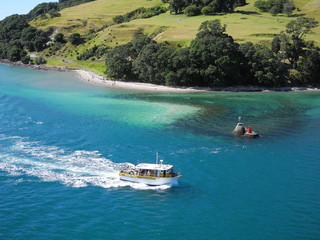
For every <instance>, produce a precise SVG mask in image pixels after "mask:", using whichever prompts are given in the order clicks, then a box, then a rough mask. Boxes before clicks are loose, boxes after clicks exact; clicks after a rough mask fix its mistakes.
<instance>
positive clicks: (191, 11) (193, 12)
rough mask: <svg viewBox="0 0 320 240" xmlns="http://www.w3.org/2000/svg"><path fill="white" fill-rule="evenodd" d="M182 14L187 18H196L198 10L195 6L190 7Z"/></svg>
mask: <svg viewBox="0 0 320 240" xmlns="http://www.w3.org/2000/svg"><path fill="white" fill-rule="evenodd" d="M183 12H184V14H185V15H187V16H188V17H192V16H196V15H199V14H200V9H199V8H198V7H197V6H196V5H190V6H188V7H186V8H185V9H184V10H183Z"/></svg>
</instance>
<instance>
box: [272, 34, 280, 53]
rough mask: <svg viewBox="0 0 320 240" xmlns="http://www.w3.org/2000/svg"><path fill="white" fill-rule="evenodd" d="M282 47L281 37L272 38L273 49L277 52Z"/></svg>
mask: <svg viewBox="0 0 320 240" xmlns="http://www.w3.org/2000/svg"><path fill="white" fill-rule="evenodd" d="M280 48H281V41H280V38H279V37H275V38H273V40H272V43H271V51H272V52H274V53H275V54H277V53H278V52H279V51H280Z"/></svg>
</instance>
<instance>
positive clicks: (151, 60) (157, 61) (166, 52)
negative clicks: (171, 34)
mask: <svg viewBox="0 0 320 240" xmlns="http://www.w3.org/2000/svg"><path fill="white" fill-rule="evenodd" d="M173 52H174V49H173V48H171V47H168V46H166V45H165V44H159V43H156V42H150V43H149V44H148V45H146V46H144V47H143V48H142V50H141V52H140V53H139V57H138V58H137V59H136V60H135V61H134V62H133V70H134V73H135V74H136V75H137V76H138V78H139V80H140V81H142V82H148V83H155V84H162V85H164V84H165V78H166V75H167V74H168V72H169V71H170V68H171V63H170V61H171V58H172V57H171V55H172V54H173Z"/></svg>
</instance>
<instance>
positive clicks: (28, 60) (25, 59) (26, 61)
mask: <svg viewBox="0 0 320 240" xmlns="http://www.w3.org/2000/svg"><path fill="white" fill-rule="evenodd" d="M30 60H31V58H30V57H29V56H24V57H22V58H21V62H22V63H23V64H29V62H30Z"/></svg>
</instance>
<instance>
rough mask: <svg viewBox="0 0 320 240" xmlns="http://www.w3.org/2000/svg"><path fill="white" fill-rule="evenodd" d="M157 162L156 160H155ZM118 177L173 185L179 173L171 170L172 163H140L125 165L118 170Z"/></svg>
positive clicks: (139, 181) (151, 183)
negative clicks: (130, 165)
mask: <svg viewBox="0 0 320 240" xmlns="http://www.w3.org/2000/svg"><path fill="white" fill-rule="evenodd" d="M157 162H158V161H157ZM119 176H120V179H121V180H123V181H129V182H136V183H144V184H146V185H151V186H159V185H175V184H177V182H178V178H179V177H181V175H180V174H179V173H175V172H174V171H173V165H169V164H163V160H160V163H159V164H158V163H155V164H154V163H140V164H138V165H136V166H132V167H126V168H124V169H123V170H121V171H120V172H119Z"/></svg>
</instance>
